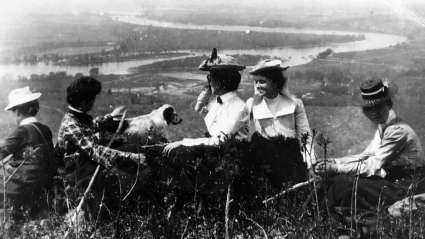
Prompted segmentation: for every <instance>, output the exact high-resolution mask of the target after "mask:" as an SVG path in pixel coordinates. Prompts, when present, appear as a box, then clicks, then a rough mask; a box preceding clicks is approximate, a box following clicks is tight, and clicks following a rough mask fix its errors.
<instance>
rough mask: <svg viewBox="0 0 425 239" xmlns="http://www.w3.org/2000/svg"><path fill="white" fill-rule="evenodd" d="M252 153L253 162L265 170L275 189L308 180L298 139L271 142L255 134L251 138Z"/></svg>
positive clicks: (281, 139)
mask: <svg viewBox="0 0 425 239" xmlns="http://www.w3.org/2000/svg"><path fill="white" fill-rule="evenodd" d="M250 153H251V157H253V159H252V160H254V161H256V163H257V164H259V166H260V167H258V168H265V171H266V173H267V175H268V178H269V180H270V182H271V184H272V186H273V187H275V188H278V189H281V188H282V185H283V184H284V183H292V184H295V183H298V182H301V181H305V180H306V179H307V174H306V171H307V166H306V163H305V162H304V159H303V157H302V155H301V151H300V144H299V141H298V139H296V138H285V137H279V138H276V139H275V140H269V139H266V138H264V137H263V136H261V135H260V134H259V133H258V132H255V133H254V134H253V135H252V138H251V147H250ZM264 166H265V167H264Z"/></svg>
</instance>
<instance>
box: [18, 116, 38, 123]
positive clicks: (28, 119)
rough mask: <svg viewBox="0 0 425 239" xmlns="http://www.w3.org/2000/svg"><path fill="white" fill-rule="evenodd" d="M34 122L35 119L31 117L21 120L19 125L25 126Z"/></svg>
mask: <svg viewBox="0 0 425 239" xmlns="http://www.w3.org/2000/svg"><path fill="white" fill-rule="evenodd" d="M35 122H38V121H37V119H36V118H35V117H34V116H31V117H28V118H25V119H23V120H22V121H21V123H20V124H19V125H26V124H29V123H35Z"/></svg>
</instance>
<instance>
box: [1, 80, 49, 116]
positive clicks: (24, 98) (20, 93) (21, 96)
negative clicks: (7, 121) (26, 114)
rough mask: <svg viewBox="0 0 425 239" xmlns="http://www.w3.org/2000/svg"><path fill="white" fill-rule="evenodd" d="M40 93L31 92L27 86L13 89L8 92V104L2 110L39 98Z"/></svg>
mask: <svg viewBox="0 0 425 239" xmlns="http://www.w3.org/2000/svg"><path fill="white" fill-rule="evenodd" d="M40 96H41V93H33V92H31V90H30V88H29V86H27V87H24V88H18V89H14V90H12V91H11V92H10V94H9V104H8V105H7V106H6V108H5V109H4V110H6V111H7V110H10V109H12V108H13V107H15V106H18V105H22V104H25V103H28V102H30V101H33V100H36V99H38V98H40Z"/></svg>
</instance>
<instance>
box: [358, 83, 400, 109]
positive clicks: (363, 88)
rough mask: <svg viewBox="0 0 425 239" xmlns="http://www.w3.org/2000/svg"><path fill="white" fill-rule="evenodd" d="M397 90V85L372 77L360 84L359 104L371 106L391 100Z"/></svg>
mask: <svg viewBox="0 0 425 239" xmlns="http://www.w3.org/2000/svg"><path fill="white" fill-rule="evenodd" d="M397 92H398V86H397V85H396V84H394V83H389V82H388V81H385V82H383V81H382V79H381V78H376V77H372V78H369V79H367V80H365V81H363V82H362V83H361V84H360V93H361V97H360V100H359V101H360V105H361V106H362V107H372V106H375V105H379V104H381V103H383V102H385V101H388V100H391V99H392V98H393V97H394V96H395V95H396V94H397Z"/></svg>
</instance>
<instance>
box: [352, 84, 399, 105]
mask: <svg viewBox="0 0 425 239" xmlns="http://www.w3.org/2000/svg"><path fill="white" fill-rule="evenodd" d="M397 92H398V86H397V85H396V84H394V83H388V95H387V96H385V97H382V98H378V99H373V100H365V99H363V97H362V94H361V93H360V94H359V95H358V100H357V101H358V102H359V104H360V106H361V107H372V106H376V105H379V104H381V103H384V102H385V101H388V100H391V99H392V98H393V97H394V96H395V95H396V94H397Z"/></svg>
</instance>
